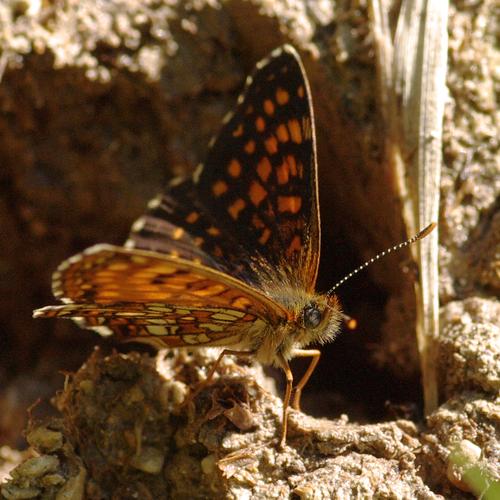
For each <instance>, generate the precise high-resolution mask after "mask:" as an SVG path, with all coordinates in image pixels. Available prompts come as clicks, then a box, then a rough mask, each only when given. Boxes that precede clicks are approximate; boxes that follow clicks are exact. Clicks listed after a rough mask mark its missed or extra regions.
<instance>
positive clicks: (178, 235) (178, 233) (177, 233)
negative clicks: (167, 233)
mask: <svg viewBox="0 0 500 500" xmlns="http://www.w3.org/2000/svg"><path fill="white" fill-rule="evenodd" d="M183 234H184V229H182V227H176V228H175V229H174V231H173V233H172V238H173V239H174V240H179V239H181V238H182V235H183Z"/></svg>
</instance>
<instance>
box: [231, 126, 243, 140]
mask: <svg viewBox="0 0 500 500" xmlns="http://www.w3.org/2000/svg"><path fill="white" fill-rule="evenodd" d="M242 135H243V125H242V124H241V123H240V124H239V125H238V126H237V127H236V128H235V129H234V130H233V137H241V136H242Z"/></svg>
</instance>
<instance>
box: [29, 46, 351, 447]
mask: <svg viewBox="0 0 500 500" xmlns="http://www.w3.org/2000/svg"><path fill="white" fill-rule="evenodd" d="M319 249H320V221H319V209H318V180H317V168H316V144H315V132H314V119H313V109H312V101H311V94H310V90H309V84H308V81H307V78H306V75H305V73H304V68H303V66H302V63H301V61H300V58H299V56H298V54H297V53H296V51H295V50H294V49H293V48H292V47H290V46H288V45H285V46H283V47H281V48H279V49H277V50H276V51H274V52H273V53H272V54H271V55H270V57H269V58H267V59H265V60H263V61H261V62H260V63H258V64H257V69H256V71H255V72H254V74H253V75H252V76H251V77H249V78H248V80H247V84H246V88H245V91H244V93H243V95H242V96H240V98H239V99H238V104H237V107H236V110H235V111H234V113H233V114H232V115H230V116H229V117H228V119H227V120H225V124H224V126H223V128H222V131H221V132H220V134H219V136H218V137H217V139H216V140H215V142H214V143H213V144H212V146H211V148H210V150H209V152H208V157H207V160H206V162H205V163H204V164H203V165H200V166H199V167H198V168H197V169H196V170H195V172H194V174H193V175H192V176H191V177H190V178H188V179H174V180H173V181H172V182H171V183H170V185H169V186H168V188H167V189H166V191H165V192H164V193H163V194H162V195H161V196H159V197H158V198H156V199H154V200H152V201H151V202H150V204H149V210H148V212H147V214H146V215H144V216H143V217H141V218H139V219H138V220H137V221H136V222H135V223H134V225H133V226H132V231H131V234H130V238H129V240H128V241H127V242H126V244H125V246H124V247H117V246H112V245H104V244H101V245H96V246H93V247H91V248H89V249H87V250H85V251H84V252H82V253H80V254H78V255H75V256H73V257H71V258H70V259H68V260H66V261H65V262H63V263H62V264H61V265H60V266H59V268H58V270H57V271H56V272H55V273H54V276H53V291H54V295H55V296H56V297H57V298H58V299H61V300H62V301H63V302H64V304H63V305H59V306H48V307H44V308H43V309H39V310H37V311H35V313H34V316H35V317H62V318H73V319H76V320H77V321H78V323H79V324H80V325H81V326H82V327H85V328H90V329H93V330H96V331H97V332H99V333H100V334H102V335H110V334H115V335H117V336H118V337H119V338H123V339H134V340H142V341H147V342H150V343H154V344H156V345H157V346H162V347H165V346H167V347H204V346H223V347H227V348H228V349H226V350H224V351H223V353H222V354H221V356H220V358H219V360H220V359H221V358H222V356H223V355H224V354H239V355H246V354H251V355H254V356H255V357H256V358H257V359H258V360H259V361H261V362H262V363H264V364H273V365H275V366H278V367H280V368H282V369H283V370H284V371H285V374H286V377H287V389H286V393H285V399H284V410H283V429H282V434H281V441H280V443H281V444H283V443H284V441H285V438H286V412H287V408H288V406H289V403H290V400H291V394H292V380H293V378H292V372H291V370H290V367H289V361H290V359H291V358H293V357H296V356H301V357H311V358H312V361H311V364H310V366H309V369H308V370H307V371H306V373H305V375H304V376H303V378H302V379H301V380H300V382H299V383H298V384H297V386H296V387H295V396H294V398H293V402H292V404H293V406H294V407H298V405H299V400H300V394H301V390H302V388H303V387H304V385H305V384H306V382H307V380H308V379H309V377H310V375H311V373H312V372H313V370H314V367H315V366H316V364H317V362H318V360H319V355H320V352H319V351H318V350H316V349H305V348H307V347H308V346H309V345H310V344H311V343H320V344H321V343H324V342H328V341H330V340H332V339H333V338H334V337H335V335H336V334H337V332H338V330H339V325H340V322H341V319H342V313H341V309H340V306H339V303H338V300H337V298H336V296H335V295H334V294H333V293H332V292H331V291H330V292H329V293H327V294H318V293H316V291H315V282H316V275H317V272H318V263H319V252H320V250H319ZM351 274H352V273H351ZM214 370H215V367H214V368H213V369H212V371H211V372H210V373H211V374H213V372H214Z"/></svg>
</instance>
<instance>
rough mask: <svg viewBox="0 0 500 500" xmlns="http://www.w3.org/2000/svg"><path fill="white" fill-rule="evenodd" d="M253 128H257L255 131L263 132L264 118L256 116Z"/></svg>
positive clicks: (264, 127) (264, 126)
mask: <svg viewBox="0 0 500 500" xmlns="http://www.w3.org/2000/svg"><path fill="white" fill-rule="evenodd" d="M255 128H256V129H257V132H264V130H265V129H266V122H265V121H264V118H262V116H258V117H257V118H256V119H255Z"/></svg>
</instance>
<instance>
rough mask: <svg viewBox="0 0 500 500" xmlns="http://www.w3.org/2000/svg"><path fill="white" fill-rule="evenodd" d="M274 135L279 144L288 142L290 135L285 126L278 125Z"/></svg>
mask: <svg viewBox="0 0 500 500" xmlns="http://www.w3.org/2000/svg"><path fill="white" fill-rule="evenodd" d="M276 135H277V137H278V140H279V141H280V142H288V141H289V140H290V135H289V134H288V130H287V128H286V127H285V125H283V124H281V125H278V127H277V128H276Z"/></svg>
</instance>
